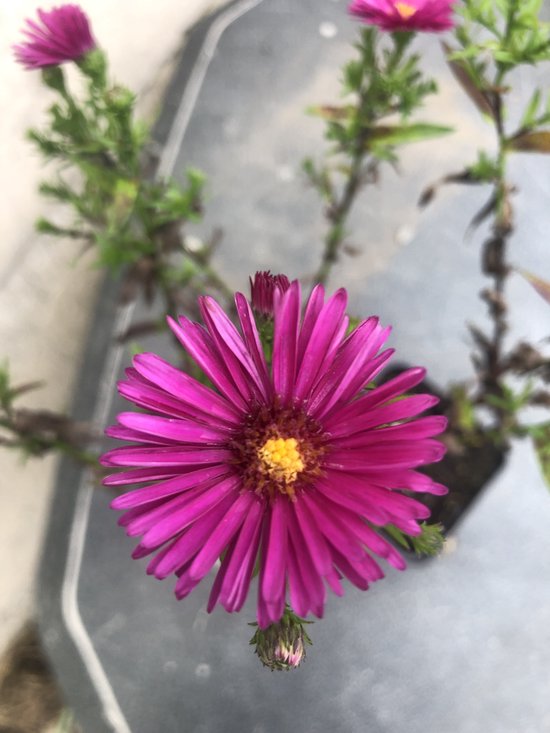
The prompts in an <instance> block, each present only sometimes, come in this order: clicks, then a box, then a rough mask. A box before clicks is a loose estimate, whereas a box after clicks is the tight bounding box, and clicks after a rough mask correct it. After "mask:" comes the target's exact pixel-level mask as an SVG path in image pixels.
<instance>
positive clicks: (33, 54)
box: [13, 5, 96, 69]
mask: <svg viewBox="0 0 550 733" xmlns="http://www.w3.org/2000/svg"><path fill="white" fill-rule="evenodd" d="M38 17H39V19H40V24H39V23H37V22H35V21H34V20H30V19H27V20H26V23H27V28H25V29H23V33H24V34H25V35H26V36H27V39H28V40H26V41H23V43H20V44H17V45H16V46H14V47H13V50H14V52H15V58H16V60H17V61H18V62H19V63H20V64H22V65H23V66H24V67H25V68H26V69H40V68H43V67H45V66H57V65H58V64H62V63H64V62H65V61H76V60H77V59H79V58H81V57H82V56H84V55H85V54H86V53H88V52H89V51H92V50H93V49H94V48H95V47H96V42H95V40H94V38H93V36H92V33H91V30H90V24H89V22H88V18H87V17H86V15H85V13H84V11H83V10H82V9H81V8H80V7H79V6H78V5H60V6H59V7H55V8H52V9H51V10H49V11H46V10H40V9H39V10H38Z"/></svg>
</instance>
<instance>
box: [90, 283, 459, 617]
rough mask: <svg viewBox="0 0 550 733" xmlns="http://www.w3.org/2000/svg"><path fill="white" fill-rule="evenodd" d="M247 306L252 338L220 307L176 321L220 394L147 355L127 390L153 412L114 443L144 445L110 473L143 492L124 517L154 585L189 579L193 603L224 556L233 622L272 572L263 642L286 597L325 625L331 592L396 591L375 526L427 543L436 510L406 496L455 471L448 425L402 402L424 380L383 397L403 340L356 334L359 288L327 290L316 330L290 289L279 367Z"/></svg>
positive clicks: (111, 456) (389, 550)
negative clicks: (450, 467) (427, 523)
mask: <svg viewBox="0 0 550 733" xmlns="http://www.w3.org/2000/svg"><path fill="white" fill-rule="evenodd" d="M235 303H236V310H237V315H238V320H239V324H240V332H239V331H238V330H237V328H236V327H235V326H234V325H233V323H232V322H231V321H230V319H229V318H228V316H227V315H226V314H225V312H224V311H223V310H222V308H221V307H220V306H219V305H218V304H217V303H216V301H215V300H213V299H212V298H210V297H203V298H201V299H200V309H201V314H202V317H203V320H204V326H201V325H200V324H198V323H193V322H191V321H190V320H188V319H187V318H185V317H183V316H182V317H180V319H179V323H176V322H175V321H173V320H172V319H169V323H170V326H171V328H172V331H173V332H174V334H175V335H176V337H177V338H178V340H179V341H180V342H181V344H182V345H183V347H184V349H185V350H186V351H187V353H188V354H189V355H190V356H191V357H192V358H193V359H194V360H195V361H196V362H197V364H198V365H199V366H200V367H201V369H202V370H203V371H204V373H205V375H206V377H207V378H208V380H209V382H210V383H211V384H212V385H213V387H212V388H211V387H207V386H205V385H204V384H202V383H200V382H198V381H197V380H196V379H194V378H193V377H191V376H189V375H188V374H186V373H184V372H182V371H180V370H178V369H176V368H174V367H173V366H171V365H170V364H168V363H167V362H165V361H164V360H163V359H161V358H160V357H158V356H156V355H155V354H139V355H137V356H135V357H134V362H133V368H130V369H128V370H127V373H126V379H125V380H123V381H122V382H120V383H119V392H120V394H121V395H123V396H124V397H125V398H126V399H128V400H129V401H131V402H133V403H135V404H136V405H138V407H140V408H145V409H146V410H148V411H149V412H148V413H144V412H123V413H121V414H120V415H119V416H118V424H117V425H115V426H113V427H111V428H109V429H108V430H107V434H108V435H110V436H111V437H113V438H117V439H120V440H124V441H129V442H130V443H132V445H126V446H122V447H119V448H115V449H113V450H110V451H109V452H108V453H106V454H105V455H104V456H103V458H102V463H103V465H105V466H110V467H125V470H123V471H122V472H121V473H116V474H113V475H111V476H109V477H108V478H107V479H105V484H106V485H108V486H123V485H127V484H140V483H141V484H145V485H144V486H143V487H142V488H137V489H133V490H131V491H129V492H128V493H125V494H123V495H121V496H119V497H118V498H116V499H115V500H114V501H113V502H112V507H113V508H114V509H118V510H125V511H126V513H125V514H124V515H123V516H122V517H121V518H120V520H119V523H120V524H121V525H122V526H124V527H126V532H127V533H128V535H130V536H132V537H133V536H137V535H141V541H140V543H139V544H138V546H137V547H136V549H135V551H134V553H133V557H135V558H141V557H145V556H147V555H154V557H153V559H152V560H151V561H150V563H149V566H148V569H147V572H148V573H150V574H153V575H155V576H156V577H157V578H166V577H167V576H168V575H171V574H175V575H176V576H178V579H177V581H176V588H175V592H176V596H177V597H178V598H180V599H181V598H184V597H185V596H187V595H188V594H189V593H191V591H192V590H193V589H194V588H195V587H196V586H197V585H198V584H199V583H200V581H201V580H202V579H203V578H204V577H205V576H206V575H207V574H208V573H209V572H210V571H211V570H212V568H213V567H214V565H215V563H216V561H217V560H218V558H220V556H221V557H222V558H223V559H222V560H221V565H220V567H219V569H218V570H217V571H216V576H215V579H214V583H213V586H212V590H211V593H210V600H209V602H208V611H211V610H212V609H213V608H214V607H215V605H216V604H217V603H220V604H221V605H222V606H223V607H224V608H225V609H226V610H227V611H229V612H233V611H239V610H240V609H241V608H242V606H243V604H244V602H245V600H246V597H247V594H248V590H249V586H250V583H251V580H252V577H253V574H254V569H255V567H256V566H257V563H258V567H259V581H258V602H257V618H258V624H259V626H260V628H262V629H265V628H266V627H267V626H269V625H270V624H272V623H276V622H278V621H279V620H280V619H281V617H282V615H283V613H284V610H285V601H286V596H287V591H288V592H289V602H290V605H291V607H292V609H293V610H294V611H295V612H296V613H297V614H299V615H300V616H306V615H307V614H308V613H309V612H313V613H314V614H315V615H316V616H318V617H321V616H322V615H323V609H324V605H325V600H326V590H327V589H326V586H328V587H329V588H330V589H331V590H332V591H333V592H334V593H335V594H337V595H342V594H343V593H344V589H343V586H342V582H341V580H342V578H343V577H344V578H347V579H348V580H349V581H350V582H351V583H352V584H353V585H355V586H357V587H358V588H361V589H363V590H366V589H367V588H368V587H369V585H370V583H372V582H373V581H375V580H378V579H379V578H382V577H383V572H382V570H381V568H380V567H379V565H378V563H377V562H376V560H375V559H374V557H373V556H378V557H381V558H384V559H385V560H387V562H388V563H389V564H390V565H393V566H394V567H395V568H398V569H400V570H402V569H404V567H405V562H404V560H403V559H402V558H401V556H400V555H399V553H398V552H397V550H396V549H395V548H394V547H393V545H391V544H390V543H389V542H388V541H387V540H386V539H384V538H383V537H382V536H381V535H380V534H379V533H378V531H377V528H379V527H383V526H384V525H386V524H389V523H391V524H393V525H395V526H396V527H398V528H399V529H401V530H402V531H403V532H405V533H407V534H409V535H418V534H419V533H420V531H421V530H420V526H419V523H418V522H419V520H424V519H426V518H427V517H428V516H429V513H430V512H429V510H428V509H427V508H426V507H425V506H424V504H422V503H420V502H419V501H416V500H415V499H413V498H411V497H410V496H409V495H408V494H407V493H404V492H429V493H432V494H444V493H446V489H445V487H444V486H441V485H440V484H437V483H435V482H434V481H432V479H430V478H429V477H428V476H426V475H425V474H423V473H418V472H417V471H416V470H415V469H416V468H418V467H419V466H423V465H425V464H427V463H431V462H433V461H439V460H440V459H441V458H442V457H443V454H444V452H445V450H444V447H443V446H442V444H441V443H440V442H438V441H436V440H433V436H434V435H437V434H438V433H441V432H442V431H443V430H444V429H445V425H446V420H445V418H444V417H441V416H429V417H423V418H420V419H413V418H415V417H416V416H417V415H418V414H419V413H421V412H422V411H424V410H426V409H428V408H430V407H432V406H433V405H435V404H436V403H437V401H438V400H437V398H435V397H433V396H431V395H427V394H415V395H412V396H404V395H403V393H404V392H406V391H407V390H409V389H410V388H411V387H414V386H415V385H417V384H419V383H420V382H421V381H422V379H423V377H424V374H425V372H424V370H423V369H421V368H411V369H408V370H407V371H405V372H403V373H402V374H401V375H400V376H398V377H395V378H393V379H391V380H389V381H388V382H386V383H385V384H383V385H381V386H378V387H372V384H371V382H372V380H373V379H374V378H375V376H376V375H377V374H378V373H379V372H380V371H381V370H382V368H383V367H384V365H385V364H386V362H387V361H388V359H389V358H390V356H391V355H392V353H393V351H392V350H391V349H387V350H385V351H382V352H381V353H379V351H380V349H381V347H382V346H383V344H384V343H385V341H386V339H387V337H388V335H389V331H390V329H389V328H382V327H381V326H380V324H379V323H378V319H377V318H374V317H372V318H368V319H367V320H365V321H363V322H362V323H360V324H359V325H358V326H357V328H355V329H354V330H353V331H352V332H351V333H349V334H348V335H346V333H347V330H348V323H349V321H348V318H347V316H346V315H345V309H346V305H347V295H346V291H345V290H343V289H341V290H338V291H337V292H336V293H335V294H334V295H333V296H332V297H330V298H328V299H327V300H325V296H324V290H323V288H322V287H321V286H320V285H318V286H317V287H315V288H314V290H313V292H312V294H311V296H310V297H309V300H308V302H307V304H306V307H305V311H304V313H303V317H301V293H300V285H299V283H298V282H297V281H294V282H293V283H291V284H290V286H289V287H288V289H287V290H286V291H285V292H284V293H282V292H281V291H280V290H279V291H278V295H277V297H276V298H275V302H274V333H273V357H272V361H271V363H270V364H269V363H267V362H266V359H265V356H264V353H263V351H262V346H261V343H260V339H259V335H258V330H257V326H256V323H255V320H254V315H253V312H252V309H251V307H250V304H249V302H248V301H247V299H246V298H245V297H244V295H242V294H241V293H237V294H236V296H235ZM325 584H326V585H325Z"/></svg>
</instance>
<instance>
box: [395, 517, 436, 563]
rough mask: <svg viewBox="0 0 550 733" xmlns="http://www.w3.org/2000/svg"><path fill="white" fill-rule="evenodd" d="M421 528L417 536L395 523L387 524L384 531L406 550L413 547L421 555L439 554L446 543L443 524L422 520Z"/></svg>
mask: <svg viewBox="0 0 550 733" xmlns="http://www.w3.org/2000/svg"><path fill="white" fill-rule="evenodd" d="M420 528H421V530H422V531H421V533H420V534H419V535H417V536H415V537H413V536H411V535H408V534H405V532H402V531H401V530H400V529H398V528H397V527H395V526H394V525H393V524H386V525H385V527H384V531H385V532H387V533H388V534H389V536H390V537H391V538H392V539H393V540H395V542H397V543H398V544H399V545H401V547H403V548H404V549H405V550H409V551H410V550H411V549H413V550H414V552H415V553H416V554H417V555H419V556H434V555H438V554H439V553H440V552H441V549H442V548H443V545H444V543H445V536H444V534H443V527H442V525H441V524H426V522H422V524H421V525H420Z"/></svg>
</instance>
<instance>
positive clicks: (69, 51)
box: [14, 4, 229, 328]
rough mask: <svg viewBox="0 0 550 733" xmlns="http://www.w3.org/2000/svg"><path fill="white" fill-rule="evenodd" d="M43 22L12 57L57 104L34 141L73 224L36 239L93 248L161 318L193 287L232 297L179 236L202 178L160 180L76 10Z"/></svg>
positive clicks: (196, 207) (127, 102) (126, 95)
mask: <svg viewBox="0 0 550 733" xmlns="http://www.w3.org/2000/svg"><path fill="white" fill-rule="evenodd" d="M38 17H39V20H40V24H38V23H36V22H35V21H34V20H27V28H26V29H25V30H24V31H23V32H24V34H25V35H26V36H27V39H26V40H25V41H24V42H22V43H20V44H17V45H15V46H14V53H15V58H16V60H17V61H18V62H19V63H20V64H22V65H23V66H24V67H25V68H26V69H40V70H41V72H42V79H43V81H44V83H45V84H46V85H47V86H48V87H49V88H50V89H51V90H52V91H53V92H54V93H55V94H56V95H57V99H56V101H55V102H54V104H53V105H52V106H51V107H50V109H49V123H48V124H47V126H46V128H45V129H44V130H30V131H29V138H30V139H31V140H32V141H33V143H35V145H36V146H37V147H38V149H39V151H40V152H41V153H42V155H43V156H44V157H45V158H46V159H47V160H50V161H54V162H56V163H57V177H56V178H55V180H52V181H48V182H44V183H42V185H41V187H40V192H41V193H42V194H43V195H44V196H47V197H49V198H51V199H54V200H56V201H57V202H60V203H62V204H64V205H65V206H66V207H67V210H68V213H69V217H68V219H69V220H68V222H67V221H62V222H54V221H52V220H49V219H45V218H41V219H40V220H39V221H38V222H37V223H36V227H37V230H38V231H39V232H41V233H44V234H49V235H53V236H56V237H68V238H71V239H73V240H74V241H75V242H80V243H84V245H85V247H87V248H90V247H91V248H93V249H94V250H95V251H96V254H97V262H98V264H99V265H101V266H103V267H105V268H106V269H108V270H110V271H111V272H112V273H113V274H117V275H119V274H120V273H122V275H123V278H124V286H123V288H122V293H123V297H124V298H126V299H129V298H131V297H133V296H134V295H136V294H138V293H140V292H141V293H142V294H143V295H144V296H145V297H146V299H147V300H149V301H150V300H151V299H152V297H153V296H154V294H155V293H159V294H160V295H161V297H162V298H163V299H164V303H165V311H166V312H169V313H173V314H176V313H177V312H178V311H179V310H181V309H182V308H184V307H185V305H186V304H187V301H188V298H187V297H186V296H185V292H184V291H185V288H187V287H188V286H189V285H190V284H191V283H193V284H196V286H197V287H205V286H208V287H211V288H213V289H214V290H216V291H217V292H218V293H221V294H222V295H228V294H229V291H228V289H227V287H226V286H225V284H224V282H223V280H222V279H221V278H220V277H219V276H218V275H217V273H215V272H214V270H213V269H212V268H211V266H210V264H209V258H210V255H211V251H212V247H211V245H210V244H209V243H200V245H199V246H197V245H196V243H195V246H193V247H191V248H189V247H187V243H186V238H185V236H184V234H183V227H184V225H185V224H186V223H187V222H190V221H197V220H198V219H200V216H201V211H202V194H203V186H204V176H203V174H202V173H201V172H200V171H198V170H195V169H192V168H190V169H188V170H187V171H186V184H185V185H183V186H182V185H180V184H178V183H176V182H175V181H171V180H165V179H163V180H161V179H159V178H158V177H157V178H155V177H154V171H155V167H156V164H157V161H156V158H155V156H154V155H153V154H152V153H151V150H152V146H151V139H150V133H149V130H148V127H147V125H145V124H144V123H143V122H142V121H140V120H139V119H136V115H135V103H136V98H135V95H134V94H133V93H132V92H131V91H130V90H129V89H126V88H125V87H122V86H120V85H118V84H112V83H110V81H109V79H108V64H107V58H106V56H105V54H104V52H103V51H102V50H101V48H100V47H99V45H98V44H97V42H96V41H95V40H94V37H93V34H92V31H91V28H90V24H89V21H88V18H87V16H86V15H85V13H84V12H83V11H82V9H81V8H80V7H79V6H77V5H70V4H69V5H62V6H59V7H55V8H53V9H52V10H51V11H49V12H46V11H42V10H39V11H38ZM65 62H74V64H75V65H76V66H77V68H78V70H79V72H80V74H81V76H82V80H83V82H84V93H73V91H72V90H71V88H70V85H69V83H68V79H67V76H66V74H65V73H64V70H63V68H62V67H61V64H63V63H65ZM151 327H152V328H158V327H159V324H158V322H156V323H153V324H151ZM161 327H162V326H161Z"/></svg>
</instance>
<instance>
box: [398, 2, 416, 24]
mask: <svg viewBox="0 0 550 733" xmlns="http://www.w3.org/2000/svg"><path fill="white" fill-rule="evenodd" d="M395 9H396V10H397V12H398V13H399V15H400V16H401V17H402V18H403V20H408V18H410V17H411V16H413V15H414V14H415V13H416V8H415V7H414V6H413V5H409V3H395Z"/></svg>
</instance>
